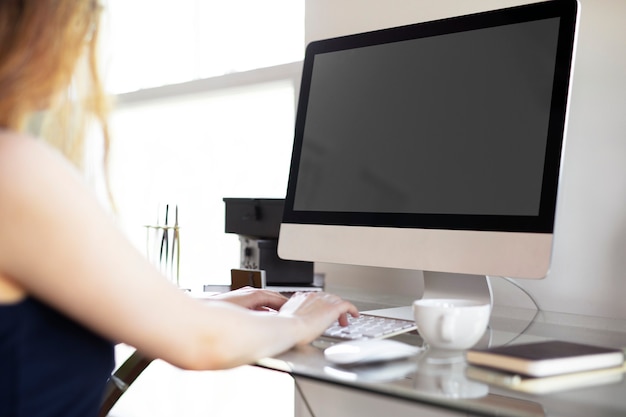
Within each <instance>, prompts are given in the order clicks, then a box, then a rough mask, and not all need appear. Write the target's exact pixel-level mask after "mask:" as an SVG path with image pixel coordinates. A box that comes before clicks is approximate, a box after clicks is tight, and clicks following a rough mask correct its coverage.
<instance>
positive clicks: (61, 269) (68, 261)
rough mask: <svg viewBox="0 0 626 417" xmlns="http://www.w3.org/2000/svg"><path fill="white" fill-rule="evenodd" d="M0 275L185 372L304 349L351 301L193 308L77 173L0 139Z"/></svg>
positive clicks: (24, 141)
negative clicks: (260, 308)
mask: <svg viewBox="0 0 626 417" xmlns="http://www.w3.org/2000/svg"><path fill="white" fill-rule="evenodd" d="M0 196H2V197H1V198H0V276H4V277H8V279H9V280H11V281H12V282H13V283H14V284H16V285H18V286H19V287H21V288H23V289H24V290H25V292H26V293H28V294H31V295H33V296H35V297H37V298H39V299H41V300H43V301H44V302H46V303H48V304H50V305H51V306H53V307H55V308H56V309H58V310H59V311H62V312H64V313H65V314H67V315H68V316H69V317H71V318H73V319H74V320H76V321H78V322H80V323H82V324H84V325H85V326H87V327H89V328H91V329H93V330H94V331H96V332H98V333H100V334H102V335H103V336H105V337H108V338H110V339H112V340H116V341H120V342H124V343H128V344H130V345H132V346H134V347H136V348H137V349H139V350H141V351H142V352H144V353H145V354H146V355H149V356H152V357H155V358H162V359H164V360H166V361H168V362H170V363H172V364H174V365H176V366H179V367H182V368H190V369H219V368H227V367H232V366H237V365H241V364H245V363H250V362H253V361H255V360H256V359H258V358H261V357H265V356H269V355H274V354H277V353H280V352H282V351H284V350H286V349H289V348H290V347H292V346H294V345H296V344H302V343H308V342H310V341H311V340H313V339H314V338H315V337H317V336H318V335H319V334H320V333H321V332H322V331H323V330H324V329H325V328H326V327H327V326H329V325H330V324H331V323H332V322H333V321H334V320H336V319H337V318H340V317H341V318H342V321H343V320H345V314H346V313H349V314H352V315H357V314H358V313H357V311H356V309H355V308H354V306H352V304H350V303H347V302H346V301H343V300H341V299H339V298H337V297H334V296H330V295H326V294H307V295H302V296H298V297H294V298H293V300H290V301H288V302H287V303H285V304H284V305H283V306H282V308H281V309H280V311H279V312H278V314H268V313H264V312H256V311H251V310H249V309H246V308H243V307H240V306H237V305H235V304H233V303H228V302H223V301H218V300H216V301H213V302H210V303H202V302H198V301H195V300H193V299H191V298H190V297H189V296H188V295H186V294H184V293H183V292H182V291H179V290H178V289H176V288H175V287H174V286H173V285H171V284H170V283H169V282H168V281H167V280H166V279H165V278H164V277H163V276H161V275H160V273H159V272H158V271H157V270H156V269H155V268H154V267H153V266H152V265H150V263H149V262H147V261H146V260H145V258H144V257H143V256H142V255H141V254H140V253H139V252H138V251H137V250H136V249H135V248H134V247H133V246H132V245H131V244H130V243H129V242H128V241H127V239H126V238H125V237H124V236H123V234H122V233H120V231H119V230H118V227H117V226H116V224H115V223H114V221H113V219H112V217H111V216H110V215H109V214H107V213H106V212H105V211H104V210H103V209H102V207H101V206H100V204H99V203H98V202H97V200H96V199H95V198H94V197H93V195H92V193H91V191H90V190H89V189H88V187H87V186H86V185H85V184H84V182H83V181H82V179H81V178H80V177H79V176H78V175H77V173H76V172H75V171H74V170H73V169H72V168H71V167H70V166H69V165H68V164H67V163H66V162H65V160H64V159H63V158H62V157H61V156H59V155H57V154H56V153H55V152H54V151H52V150H50V149H49V148H48V147H46V146H45V145H42V144H41V143H39V142H36V141H34V140H32V139H29V138H24V137H17V136H16V135H10V134H6V133H2V134H0Z"/></svg>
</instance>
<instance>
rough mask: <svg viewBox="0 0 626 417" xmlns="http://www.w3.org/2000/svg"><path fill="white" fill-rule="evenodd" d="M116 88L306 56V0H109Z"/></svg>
mask: <svg viewBox="0 0 626 417" xmlns="http://www.w3.org/2000/svg"><path fill="white" fill-rule="evenodd" d="M106 4H107V11H108V13H107V16H108V17H109V19H107V22H108V24H107V25H106V26H105V28H108V29H110V30H109V31H107V32H110V34H107V36H106V39H107V40H108V44H107V46H106V47H105V56H106V57H107V58H106V60H105V61H106V67H107V68H108V71H107V72H108V76H107V80H108V86H109V90H110V91H112V92H114V93H123V92H127V91H135V90H138V89H142V88H150V87H157V86H161V85H168V84H175V83H180V82H185V81H190V80H196V79H202V78H207V77H214V76H219V75H223V74H230V73H233V72H241V71H247V70H251V69H256V68H264V67H270V66H274V65H279V64H284V63H288V62H296V61H301V60H302V58H303V51H304V47H303V46H304V0H264V1H258V0H176V1H171V0H108V2H107V3H106Z"/></svg>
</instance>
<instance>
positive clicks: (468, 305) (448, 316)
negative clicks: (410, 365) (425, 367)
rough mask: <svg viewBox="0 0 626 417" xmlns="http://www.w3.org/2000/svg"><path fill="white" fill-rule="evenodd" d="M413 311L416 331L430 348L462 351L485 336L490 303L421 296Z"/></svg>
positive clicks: (414, 304)
mask: <svg viewBox="0 0 626 417" xmlns="http://www.w3.org/2000/svg"><path fill="white" fill-rule="evenodd" d="M413 314H414V316H415V324H416V325H417V331H418V332H419V334H420V335H421V336H422V339H424V341H425V342H426V344H427V345H428V346H429V347H432V348H438V349H451V350H463V349H469V348H471V347H472V346H474V345H475V344H476V343H477V342H478V341H479V340H480V339H481V337H482V336H483V335H484V333H485V330H486V329H487V326H488V324H489V316H490V315H491V305H489V304H485V303H481V302H479V301H474V300H465V299H451V298H439V299H437V298H430V299H421V300H415V301H414V302H413Z"/></svg>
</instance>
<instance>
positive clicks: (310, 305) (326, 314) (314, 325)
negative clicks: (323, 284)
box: [279, 292, 359, 345]
mask: <svg viewBox="0 0 626 417" xmlns="http://www.w3.org/2000/svg"><path fill="white" fill-rule="evenodd" d="M348 314H349V315H351V316H352V317H358V316H359V312H358V310H357V308H356V307H355V306H354V305H352V303H350V302H348V301H345V300H343V299H342V298H340V297H338V296H336V295H333V294H328V293H325V292H300V293H296V294H294V295H293V296H292V297H291V298H290V299H289V301H287V302H286V303H285V304H284V305H283V306H282V308H281V309H280V311H279V315H284V316H291V317H294V318H298V319H300V321H301V322H302V324H303V326H302V327H303V329H304V330H303V334H302V337H301V338H300V340H299V341H298V344H300V345H303V344H307V343H310V342H312V341H313V340H315V339H316V338H317V337H319V336H320V335H321V334H322V333H323V332H324V331H325V330H326V329H327V328H328V327H329V326H330V325H331V324H332V323H334V322H335V321H336V320H339V324H340V325H342V326H347V325H348Z"/></svg>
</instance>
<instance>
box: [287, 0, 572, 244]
mask: <svg viewBox="0 0 626 417" xmlns="http://www.w3.org/2000/svg"><path fill="white" fill-rule="evenodd" d="M577 7H578V6H577V2H576V1H575V0H573V1H572V0H555V1H548V2H542V3H532V4H527V5H522V6H516V7H509V8H505V9H499V10H493V11H487V12H480V13H474V14H470V15H464V16H458V17H451V18H446V19H440V20H435V21H430V22H423V23H416V24H411V25H406V26H401V27H394V28H389V29H382V30H376V31H371V32H365V33H359V34H354V35H348V36H342V37H337V38H332V39H325V40H320V41H315V42H312V43H310V44H309V45H308V46H307V50H306V54H305V59H304V64H303V71H302V81H301V87H300V97H299V102H298V109H297V115H296V123H295V136H294V137H295V140H294V144H293V153H292V161H291V167H290V173H289V181H288V187H287V194H286V198H285V209H284V214H283V223H294V224H319V225H343V226H369V227H392V228H421V229H443V230H476V231H496V232H498V231H502V232H523V233H553V230H554V223H555V212H556V204H557V191H558V182H559V175H560V171H561V157H562V152H563V148H564V136H565V129H566V115H567V103H568V94H569V88H570V78H571V71H572V60H573V50H574V43H575V29H576V16H577ZM553 17H559V18H560V19H561V24H560V26H559V35H558V44H557V45H558V46H557V55H556V65H555V78H554V85H553V90H552V104H551V114H550V121H549V127H548V139H547V147H546V157H545V162H544V175H543V184H542V192H541V199H540V207H539V213H538V215H536V216H509V215H463V214H424V213H367V212H330V211H303V210H295V209H294V200H295V194H296V187H297V175H298V168H299V164H300V157H301V152H302V140H303V133H304V126H305V122H306V111H307V105H308V97H309V91H310V87H311V83H310V82H311V76H312V71H313V64H314V60H315V57H316V55H317V54H322V53H327V52H335V51H340V50H345V49H353V48H359V47H364V46H370V45H380V44H385V43H390V42H399V41H405V40H409V39H416V38H423V37H430V36H436V35H441V34H447V33H457V32H462V31H467V30H474V29H480V28H488V27H495V26H500V25H505V24H513V23H521V22H525V21H533V20H542V19H548V18H553Z"/></svg>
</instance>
